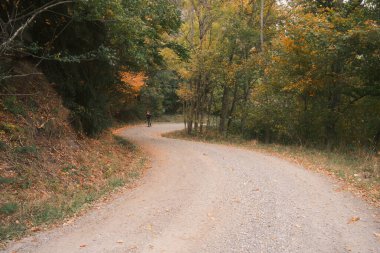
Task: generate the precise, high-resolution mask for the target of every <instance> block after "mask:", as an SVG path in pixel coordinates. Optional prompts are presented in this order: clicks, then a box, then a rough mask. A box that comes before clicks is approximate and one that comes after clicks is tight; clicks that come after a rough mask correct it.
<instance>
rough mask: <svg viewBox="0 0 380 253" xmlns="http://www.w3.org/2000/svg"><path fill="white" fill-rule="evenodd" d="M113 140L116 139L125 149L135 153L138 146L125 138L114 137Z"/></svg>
mask: <svg viewBox="0 0 380 253" xmlns="http://www.w3.org/2000/svg"><path fill="white" fill-rule="evenodd" d="M113 138H114V139H115V141H116V142H117V143H118V144H119V145H121V146H123V147H126V148H127V149H129V150H131V151H135V150H136V149H137V147H136V145H135V144H133V143H132V142H130V141H129V140H127V139H125V138H123V137H120V136H118V135H114V136H113Z"/></svg>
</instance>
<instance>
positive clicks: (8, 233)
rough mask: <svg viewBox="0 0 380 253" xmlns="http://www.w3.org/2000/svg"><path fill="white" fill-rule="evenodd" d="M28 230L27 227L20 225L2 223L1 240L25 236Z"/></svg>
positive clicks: (0, 227) (0, 226) (0, 228)
mask: <svg viewBox="0 0 380 253" xmlns="http://www.w3.org/2000/svg"><path fill="white" fill-rule="evenodd" d="M27 229H28V228H27V226H26V225H24V224H20V223H12V224H9V225H6V224H1V223H0V240H2V241H5V240H10V239H12V238H14V237H18V236H20V235H24V234H25V232H26V231H27Z"/></svg>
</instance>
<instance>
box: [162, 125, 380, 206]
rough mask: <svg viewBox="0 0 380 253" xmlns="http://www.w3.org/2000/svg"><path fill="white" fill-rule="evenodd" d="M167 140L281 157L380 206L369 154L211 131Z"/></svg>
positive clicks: (379, 183) (375, 163) (377, 164)
mask: <svg viewBox="0 0 380 253" xmlns="http://www.w3.org/2000/svg"><path fill="white" fill-rule="evenodd" d="M163 136H164V137H169V138H176V139H185V140H197V141H203V142H211V143H219V144H228V145H230V144H233V145H235V146H238V147H242V148H246V149H252V150H255V151H259V152H263V153H267V154H271V155H274V156H279V157H280V158H283V159H286V160H289V161H291V162H295V163H297V164H300V165H302V166H303V167H305V168H308V169H311V170H315V171H319V172H322V173H326V174H329V175H332V176H333V177H335V178H337V179H338V180H340V181H342V182H344V183H345V187H344V188H350V189H352V188H353V190H354V191H355V192H358V193H360V194H361V195H362V196H364V197H365V198H366V199H367V200H368V201H369V202H371V203H373V204H375V205H377V206H379V205H380V159H379V157H377V156H375V155H373V154H369V153H365V152H362V153H361V152H351V153H348V152H339V151H334V152H330V151H326V150H318V149H313V148H306V147H301V146H286V145H279V144H264V143H260V142H257V141H252V140H250V141H248V140H244V139H242V138H241V137H240V136H233V135H230V136H221V135H219V134H218V133H217V131H214V130H211V131H209V132H207V133H203V134H192V135H188V134H187V133H186V132H185V131H184V130H179V131H174V132H170V133H166V134H163Z"/></svg>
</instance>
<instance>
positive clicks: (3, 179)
mask: <svg viewBox="0 0 380 253" xmlns="http://www.w3.org/2000/svg"><path fill="white" fill-rule="evenodd" d="M14 181H15V179H14V178H7V177H0V184H12V183H13V182H14Z"/></svg>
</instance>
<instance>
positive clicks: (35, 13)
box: [0, 0, 74, 51]
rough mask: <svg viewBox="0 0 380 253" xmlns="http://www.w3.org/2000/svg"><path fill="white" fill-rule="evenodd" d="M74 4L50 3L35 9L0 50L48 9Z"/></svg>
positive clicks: (69, 0) (72, 0) (67, 0)
mask: <svg viewBox="0 0 380 253" xmlns="http://www.w3.org/2000/svg"><path fill="white" fill-rule="evenodd" d="M72 2H74V0H65V1H61V2H55V3H50V4H47V5H45V6H44V7H42V8H39V9H37V10H36V11H35V12H34V13H33V14H32V16H31V17H30V18H28V19H27V20H26V22H25V23H24V24H23V25H21V26H20V27H19V28H18V29H17V30H16V31H15V32H14V33H13V34H12V35H11V36H10V38H8V39H7V40H6V41H5V42H3V43H2V44H1V45H0V48H2V51H5V49H6V47H7V46H8V45H9V44H10V43H11V42H12V41H13V40H14V39H15V38H16V37H17V36H18V35H19V34H20V33H21V32H22V31H23V30H24V29H25V28H26V27H27V26H28V25H29V24H30V23H31V22H32V21H33V20H34V19H35V18H36V17H37V16H38V15H39V14H41V13H42V12H44V11H46V10H48V9H50V8H53V7H55V6H58V5H62V4H67V3H72Z"/></svg>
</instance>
